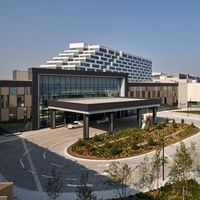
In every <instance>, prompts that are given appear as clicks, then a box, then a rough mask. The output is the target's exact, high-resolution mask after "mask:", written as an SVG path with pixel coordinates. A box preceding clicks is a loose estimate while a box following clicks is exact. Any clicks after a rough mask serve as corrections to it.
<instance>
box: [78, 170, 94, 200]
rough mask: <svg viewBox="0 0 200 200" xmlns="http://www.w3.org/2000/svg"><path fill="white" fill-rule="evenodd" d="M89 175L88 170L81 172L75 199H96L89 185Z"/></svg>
mask: <svg viewBox="0 0 200 200" xmlns="http://www.w3.org/2000/svg"><path fill="white" fill-rule="evenodd" d="M88 182H89V175H88V171H85V172H83V173H82V174H81V178H80V185H79V186H77V189H76V191H75V192H76V195H77V200H97V197H96V195H95V194H92V192H93V190H92V188H91V187H90V186H89V183H88Z"/></svg>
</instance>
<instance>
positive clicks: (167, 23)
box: [0, 0, 200, 79]
mask: <svg viewBox="0 0 200 200" xmlns="http://www.w3.org/2000/svg"><path fill="white" fill-rule="evenodd" d="M73 42H85V43H89V44H94V45H95V44H100V45H103V46H106V47H110V48H113V49H116V50H122V51H125V52H129V53H132V54H135V55H139V56H142V57H145V58H148V59H151V60H152V62H153V71H156V72H158V71H160V72H180V73H189V74H193V75H197V76H200V1H199V0H0V79H11V78H12V70H15V69H18V70H27V69H28V68H30V67H39V66H40V65H41V64H46V61H47V60H52V58H53V57H54V56H57V55H58V54H59V53H62V52H63V51H64V50H66V49H68V47H69V43H73Z"/></svg>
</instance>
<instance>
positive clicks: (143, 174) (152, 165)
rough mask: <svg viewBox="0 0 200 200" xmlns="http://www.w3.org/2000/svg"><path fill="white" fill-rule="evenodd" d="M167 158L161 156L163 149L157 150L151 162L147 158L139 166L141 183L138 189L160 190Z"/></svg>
mask: <svg viewBox="0 0 200 200" xmlns="http://www.w3.org/2000/svg"><path fill="white" fill-rule="evenodd" d="M163 162H164V163H163ZM166 163H167V160H166V157H164V158H163V157H162V156H161V149H160V148H159V149H157V150H156V152H155V154H154V155H153V157H152V159H151V161H149V158H148V157H147V156H145V157H144V160H143V161H142V162H141V163H140V165H139V177H140V179H139V182H138V187H139V188H140V189H144V188H147V189H153V188H155V187H156V189H158V187H159V183H160V178H161V177H160V176H161V174H160V172H161V168H162V165H163V164H166Z"/></svg>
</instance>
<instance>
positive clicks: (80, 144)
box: [76, 138, 85, 147]
mask: <svg viewBox="0 0 200 200" xmlns="http://www.w3.org/2000/svg"><path fill="white" fill-rule="evenodd" d="M76 146H77V147H83V146H85V141H84V140H83V139H81V138H79V139H78V141H77V142H76Z"/></svg>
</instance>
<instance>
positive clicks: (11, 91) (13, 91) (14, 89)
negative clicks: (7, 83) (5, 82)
mask: <svg viewBox="0 0 200 200" xmlns="http://www.w3.org/2000/svg"><path fill="white" fill-rule="evenodd" d="M16 94H17V88H16V87H10V95H16Z"/></svg>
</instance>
